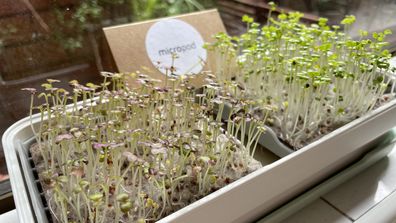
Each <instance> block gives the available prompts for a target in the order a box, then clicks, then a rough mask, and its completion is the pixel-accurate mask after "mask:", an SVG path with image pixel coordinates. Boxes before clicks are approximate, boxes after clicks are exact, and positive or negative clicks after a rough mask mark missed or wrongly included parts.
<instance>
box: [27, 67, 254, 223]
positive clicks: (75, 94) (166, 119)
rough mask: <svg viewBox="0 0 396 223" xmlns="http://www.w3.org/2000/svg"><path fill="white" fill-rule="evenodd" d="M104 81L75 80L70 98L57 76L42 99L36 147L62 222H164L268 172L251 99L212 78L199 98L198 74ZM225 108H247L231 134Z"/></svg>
mask: <svg viewBox="0 0 396 223" xmlns="http://www.w3.org/2000/svg"><path fill="white" fill-rule="evenodd" d="M102 75H103V76H104V79H105V80H104V83H103V84H102V85H101V86H98V85H94V84H86V85H82V84H80V83H79V82H78V81H75V80H74V81H71V82H70V86H71V87H72V91H70V93H69V92H67V91H65V90H63V89H60V88H57V87H55V85H56V84H57V83H56V81H53V80H49V81H48V82H47V83H45V84H43V87H44V93H42V94H40V95H39V96H40V97H43V98H44V101H45V103H44V104H43V105H40V106H39V107H40V108H41V109H40V114H41V117H42V118H41V123H40V126H39V130H38V131H37V132H36V134H37V145H38V146H36V147H32V149H31V151H32V154H33V158H35V162H36V166H37V169H38V170H39V172H40V174H39V177H40V180H41V182H42V184H43V187H44V190H45V192H46V193H45V194H46V195H47V198H48V199H47V200H48V203H49V208H50V210H51V212H52V215H53V220H54V221H56V222H90V223H94V222H95V223H100V222H152V221H156V220H159V219H160V218H162V217H164V216H166V215H168V214H170V213H172V212H174V211H176V210H178V209H180V208H182V207H184V206H186V205H188V204H190V203H192V202H194V201H196V200H198V199H200V198H202V197H204V196H206V195H207V194H209V193H211V192H213V191H215V190H217V189H219V188H221V187H223V186H225V185H227V184H229V183H230V182H232V181H235V180H237V179H238V178H240V177H242V176H244V175H246V174H248V173H249V172H252V171H254V170H256V169H257V168H259V167H260V165H261V164H258V162H257V161H255V160H254V159H253V158H252V155H253V153H254V148H255V145H256V139H257V137H258V135H259V133H258V132H254V131H251V129H252V127H250V129H249V128H247V127H246V122H245V121H244V120H247V119H251V117H252V116H253V115H251V114H247V112H244V111H248V109H243V108H244V107H247V105H248V102H246V101H243V100H239V101H236V100H233V99H232V98H230V97H229V95H227V94H226V91H225V90H223V89H222V88H221V87H220V85H219V84H217V83H216V82H215V81H214V80H213V79H210V78H209V79H208V84H207V85H206V86H205V87H204V88H203V91H202V92H201V93H200V94H198V93H196V91H195V89H194V88H193V87H192V86H190V85H189V82H190V81H191V78H193V77H190V76H188V77H183V78H179V79H176V78H173V77H168V79H167V82H168V84H167V85H166V87H158V86H159V85H158V82H157V81H156V80H153V79H150V78H148V76H146V75H143V74H138V75H137V74H134V76H135V79H136V81H137V82H139V83H140V86H139V87H138V88H133V89H132V88H129V87H128V86H127V85H126V84H125V83H126V81H125V79H126V78H128V79H129V80H130V78H131V77H130V75H129V74H112V73H108V72H103V73H102ZM109 82H110V83H109ZM30 91H31V92H32V99H33V96H34V94H33V93H35V91H32V90H30ZM80 99H81V100H82V101H81V102H78V100H80ZM225 102H228V103H232V104H233V105H234V107H235V108H238V112H234V113H233V115H232V119H233V120H228V122H227V124H226V126H225V128H224V129H223V128H222V126H223V123H222V122H221V121H222V120H221V114H218V115H217V116H216V115H215V114H216V110H222V109H223V107H224V103H225ZM32 103H33V101H32ZM67 104H69V105H67ZM32 106H33V105H32ZM230 119H231V115H230ZM237 120H239V121H237ZM249 131H250V132H251V134H250V135H248V137H247V138H246V139H243V140H242V141H241V142H240V141H238V140H237V139H236V137H235V136H236V135H238V134H241V133H243V135H245V132H249ZM37 157H39V158H37Z"/></svg>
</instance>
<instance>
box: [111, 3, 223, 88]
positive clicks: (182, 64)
mask: <svg viewBox="0 0 396 223" xmlns="http://www.w3.org/2000/svg"><path fill="white" fill-rule="evenodd" d="M103 31H104V33H105V36H106V39H107V41H108V44H109V46H110V49H111V52H112V54H113V57H114V61H115V63H116V66H117V69H118V72H136V71H140V73H143V74H146V75H149V76H151V77H152V78H154V79H160V80H163V81H162V82H165V81H164V80H165V79H166V77H167V75H166V74H168V76H172V75H171V74H174V75H175V76H178V75H181V74H191V75H194V74H198V73H200V72H201V71H210V70H212V71H213V70H214V64H213V63H211V61H213V55H211V52H209V51H207V50H205V49H203V48H202V46H203V44H204V43H206V42H213V41H214V39H213V36H214V35H215V34H217V33H219V32H225V28H224V25H223V23H222V21H221V18H220V16H219V13H218V12H217V10H207V11H201V12H196V13H190V14H185V15H179V16H174V17H168V18H162V19H156V20H150V21H145V22H138V23H132V24H126V25H120V26H114V27H108V28H104V29H103ZM196 76H197V77H196V78H194V79H193V80H192V84H194V85H195V86H197V87H199V86H201V85H202V84H203V83H204V81H203V79H204V75H202V74H198V75H196ZM131 82H132V81H131ZM132 84H134V82H133V83H132Z"/></svg>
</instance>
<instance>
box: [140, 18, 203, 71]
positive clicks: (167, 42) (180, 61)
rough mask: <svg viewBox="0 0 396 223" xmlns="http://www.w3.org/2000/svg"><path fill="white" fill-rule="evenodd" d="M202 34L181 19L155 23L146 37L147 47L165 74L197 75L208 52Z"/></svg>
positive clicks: (155, 62)
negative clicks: (204, 46)
mask: <svg viewBox="0 0 396 223" xmlns="http://www.w3.org/2000/svg"><path fill="white" fill-rule="evenodd" d="M203 45H204V40H203V38H202V36H201V34H200V33H199V32H198V31H197V30H196V29H195V28H194V27H192V26H191V25H190V24H188V23H186V22H184V21H181V20H178V19H164V20H161V21H159V22H156V23H154V24H153V25H152V26H151V27H150V29H149V31H148V32H147V36H146V50H147V54H148V56H149V58H150V60H151V62H152V63H153V65H154V66H155V67H156V68H157V69H158V70H159V71H161V73H163V74H168V75H171V74H173V75H184V74H197V73H199V72H201V71H202V68H203V67H204V63H205V62H206V57H207V53H206V50H205V49H204V48H203Z"/></svg>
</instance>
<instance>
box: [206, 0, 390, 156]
mask: <svg viewBox="0 0 396 223" xmlns="http://www.w3.org/2000/svg"><path fill="white" fill-rule="evenodd" d="M272 7H275V6H274V5H272ZM272 10H273V9H272ZM301 17H302V14H301V13H298V12H291V13H289V14H284V13H281V14H280V15H279V16H278V18H277V19H274V18H269V22H268V24H267V25H266V26H263V27H260V25H259V24H258V23H255V22H254V21H253V19H250V18H248V17H247V16H245V17H244V18H243V21H244V22H246V24H247V26H248V30H247V32H246V33H244V34H242V35H241V36H239V37H230V36H228V35H226V34H224V33H220V34H218V35H217V36H216V39H217V40H216V42H214V43H211V44H208V45H207V47H208V49H210V50H212V51H214V54H215V57H216V60H215V63H216V65H217V68H216V76H217V77H218V79H219V81H220V83H223V82H224V83H229V82H230V81H232V80H235V81H236V82H237V83H238V84H240V85H241V86H242V88H243V89H245V91H246V92H247V94H248V95H249V96H250V98H251V99H253V100H254V101H256V102H257V103H258V104H259V106H258V107H261V108H265V107H268V106H270V107H272V108H273V110H272V112H271V113H270V117H269V119H268V121H269V122H267V125H269V126H271V127H273V128H274V130H275V131H276V132H277V133H278V136H279V138H281V139H282V140H284V141H285V142H286V143H287V144H289V145H290V146H291V147H293V148H294V149H298V148H301V147H303V146H304V145H306V144H308V143H309V142H312V141H313V140H315V139H317V138H318V137H320V136H322V135H324V134H326V133H328V132H329V131H332V130H333V129H335V128H336V127H338V126H341V125H343V124H345V123H348V122H350V121H352V120H353V119H356V118H358V117H360V116H362V115H363V114H365V113H366V112H368V111H369V110H372V109H374V108H375V107H376V106H378V105H380V102H381V100H384V99H386V100H389V99H390V98H392V97H393V96H394V92H395V89H394V86H395V81H394V75H393V73H394V69H392V68H391V67H390V66H389V62H388V60H389V58H390V57H391V54H390V53H389V51H388V50H385V49H383V48H384V46H386V44H387V43H386V42H384V39H385V37H386V36H387V35H390V34H391V31H390V30H385V31H384V32H380V33H373V35H372V37H373V38H372V39H365V38H366V36H367V35H368V33H367V32H365V31H361V32H360V34H361V38H360V39H359V40H354V39H352V38H351V37H349V36H348V35H346V34H345V33H344V32H342V31H340V30H338V29H339V28H340V27H339V26H333V27H330V26H329V25H327V19H325V18H321V19H319V22H318V24H312V25H305V24H302V23H300V22H299V20H300V18H301ZM354 22H355V17H354V16H347V17H346V18H345V19H344V20H342V22H341V24H342V25H343V26H344V28H345V30H346V31H347V30H348V29H349V28H350V26H351V25H352V24H353V23H354ZM387 90H388V91H387ZM233 93H235V92H233Z"/></svg>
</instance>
